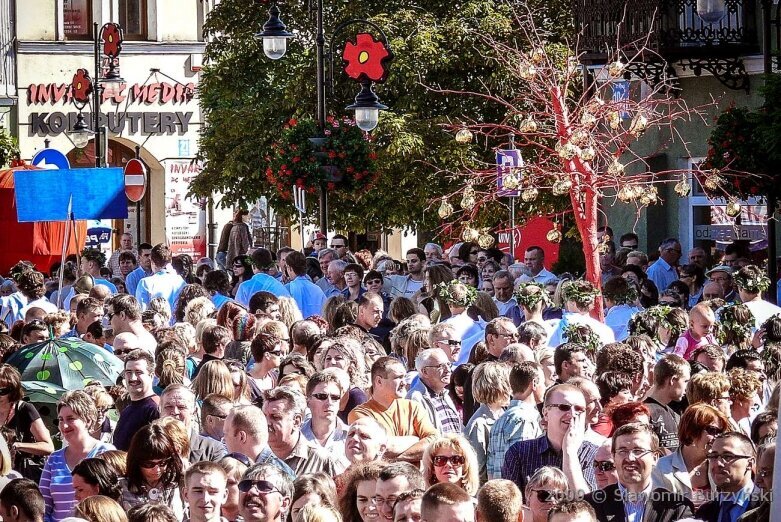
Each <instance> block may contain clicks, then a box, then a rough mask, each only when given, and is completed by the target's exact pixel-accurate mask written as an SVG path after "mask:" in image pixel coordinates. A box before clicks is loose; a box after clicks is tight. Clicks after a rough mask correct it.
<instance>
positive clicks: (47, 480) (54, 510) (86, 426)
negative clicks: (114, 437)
mask: <svg viewBox="0 0 781 522" xmlns="http://www.w3.org/2000/svg"><path fill="white" fill-rule="evenodd" d="M97 420H98V410H97V408H96V407H95V403H94V402H93V401H92V398H91V397H90V396H89V395H87V394H86V393H85V392H83V391H81V390H77V391H70V392H67V393H65V395H63V396H62V398H61V399H60V402H58V403H57V424H58V425H59V428H60V434H61V435H62V440H63V442H64V443H65V444H67V446H65V447H64V448H63V449H61V450H58V451H55V452H54V453H52V454H51V455H50V456H49V458H48V459H47V460H46V465H45V466H44V468H43V474H42V475H41V483H40V488H41V494H42V495H43V500H44V502H45V504H46V520H47V521H49V520H51V521H54V522H57V521H59V520H62V519H64V518H66V517H69V516H70V515H71V513H73V508H74V507H75V506H76V502H77V501H76V491H75V490H74V487H73V477H72V475H71V470H72V469H73V468H75V467H76V465H77V464H78V463H79V462H81V461H82V460H84V459H89V458H93V457H95V456H96V455H100V454H101V453H103V452H104V451H107V450H113V449H114V446H112V445H111V444H107V443H105V442H100V441H99V440H98V439H96V438H94V437H92V435H90V430H91V429H92V427H93V425H94V424H95V423H96V422H97Z"/></svg>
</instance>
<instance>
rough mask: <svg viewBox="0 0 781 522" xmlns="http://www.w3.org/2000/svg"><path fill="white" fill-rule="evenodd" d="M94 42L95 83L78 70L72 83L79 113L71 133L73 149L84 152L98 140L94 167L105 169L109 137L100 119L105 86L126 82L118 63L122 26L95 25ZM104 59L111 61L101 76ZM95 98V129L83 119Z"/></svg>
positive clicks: (84, 71) (87, 74) (86, 74)
mask: <svg viewBox="0 0 781 522" xmlns="http://www.w3.org/2000/svg"><path fill="white" fill-rule="evenodd" d="M93 34H94V39H93V43H94V45H95V47H94V56H93V57H94V59H95V64H94V65H95V76H94V78H95V82H94V83H93V81H92V79H91V78H90V76H89V72H88V71H87V70H86V69H79V70H78V71H77V72H76V74H75V75H74V77H73V81H72V82H71V96H72V98H73V102H74V104H75V105H76V107H77V108H78V109H79V115H78V116H77V119H76V124H75V125H74V126H73V129H72V130H71V132H70V136H71V140H72V141H73V145H75V146H76V147H78V148H80V149H83V148H84V147H86V146H87V144H88V143H89V140H90V138H92V137H93V136H94V138H95V166H96V167H103V166H105V163H106V154H105V151H104V150H103V143H102V140H103V136H104V135H105V134H106V128H105V127H103V126H101V125H100V116H101V110H100V105H101V96H102V95H103V90H104V87H103V86H102V85H103V84H106V83H122V82H124V81H125V80H124V79H122V77H121V76H120V75H119V70H118V61H117V58H118V57H119V53H120V52H121V51H122V41H123V33H122V28H121V27H120V26H119V24H115V23H107V24H105V25H103V27H100V28H99V26H98V23H97V22H95V24H94V26H93ZM101 41H102V43H103V52H102V53H101V48H100V44H101ZM103 56H106V57H107V58H108V70H107V71H106V74H105V75H101V59H102V57H103ZM90 95H92V126H90V125H89V124H88V123H87V122H86V121H85V119H84V115H83V114H82V112H81V111H82V110H83V109H84V107H85V106H86V105H87V104H88V103H89V101H90V100H89V96H90Z"/></svg>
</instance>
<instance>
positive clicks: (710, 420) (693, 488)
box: [652, 403, 732, 508]
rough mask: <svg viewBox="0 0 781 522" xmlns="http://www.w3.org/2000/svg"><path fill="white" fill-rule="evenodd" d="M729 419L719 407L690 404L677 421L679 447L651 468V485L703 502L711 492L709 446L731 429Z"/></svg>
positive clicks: (696, 501)
mask: <svg viewBox="0 0 781 522" xmlns="http://www.w3.org/2000/svg"><path fill="white" fill-rule="evenodd" d="M731 429H732V428H731V426H730V422H729V419H727V417H726V416H725V415H724V414H723V413H721V412H720V411H719V410H717V409H716V408H714V407H713V406H710V405H708V404H704V403H697V404H692V405H691V406H689V407H688V408H687V409H686V411H685V412H684V414H683V415H682V416H681V421H680V423H679V424H678V440H679V441H680V446H678V449H677V450H676V451H675V452H674V453H671V454H670V455H667V456H664V457H662V458H660V459H659V461H658V462H657V464H656V467H655V468H654V471H653V475H652V480H653V481H654V484H658V485H659V487H663V488H665V489H667V490H669V491H671V492H673V493H678V494H681V495H683V496H685V497H686V498H688V499H689V500H691V501H692V502H693V503H694V506H695V508H696V507H699V506H700V505H701V504H703V503H704V502H705V501H706V500H708V498H709V497H711V492H712V491H713V484H711V483H710V481H709V479H708V461H707V460H706V458H705V456H706V455H707V453H708V446H710V443H711V442H712V441H713V439H714V437H716V435H718V434H719V433H723V432H725V431H730V430H731Z"/></svg>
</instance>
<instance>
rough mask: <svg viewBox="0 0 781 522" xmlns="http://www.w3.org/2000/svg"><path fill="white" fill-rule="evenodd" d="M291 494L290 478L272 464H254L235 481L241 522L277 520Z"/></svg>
mask: <svg viewBox="0 0 781 522" xmlns="http://www.w3.org/2000/svg"><path fill="white" fill-rule="evenodd" d="M292 497H293V481H292V479H291V478H290V477H288V476H286V475H285V474H284V473H282V472H280V470H279V469H278V468H277V467H275V466H274V465H272V464H255V465H254V466H252V467H251V468H249V469H248V470H247V471H246V472H245V473H244V476H243V477H242V478H241V481H239V514H241V516H242V518H243V519H244V522H277V521H278V522H281V521H283V520H285V519H286V516H287V511H288V509H289V508H290V502H291V499H292Z"/></svg>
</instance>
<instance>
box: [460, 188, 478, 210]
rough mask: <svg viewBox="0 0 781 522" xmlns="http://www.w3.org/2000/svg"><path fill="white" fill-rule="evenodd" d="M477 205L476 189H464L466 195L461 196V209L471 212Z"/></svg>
mask: <svg viewBox="0 0 781 522" xmlns="http://www.w3.org/2000/svg"><path fill="white" fill-rule="evenodd" d="M475 203H476V200H475V189H473V188H472V185H468V186H467V187H466V188H465V189H464V194H463V195H462V196H461V203H460V205H461V208H463V209H464V210H471V209H472V207H474V206H475Z"/></svg>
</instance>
